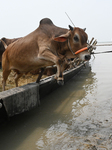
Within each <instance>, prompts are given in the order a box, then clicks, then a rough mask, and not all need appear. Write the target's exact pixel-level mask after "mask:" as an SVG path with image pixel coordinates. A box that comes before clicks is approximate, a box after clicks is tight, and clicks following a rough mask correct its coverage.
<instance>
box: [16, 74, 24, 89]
mask: <svg viewBox="0 0 112 150" xmlns="http://www.w3.org/2000/svg"><path fill="white" fill-rule="evenodd" d="M22 75H23V74H22V73H16V76H15V84H16V87H18V79H19V78H20V77H21V76H22Z"/></svg>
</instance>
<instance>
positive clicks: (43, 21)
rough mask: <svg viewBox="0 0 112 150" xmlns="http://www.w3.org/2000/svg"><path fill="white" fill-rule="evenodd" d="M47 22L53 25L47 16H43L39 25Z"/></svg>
mask: <svg viewBox="0 0 112 150" xmlns="http://www.w3.org/2000/svg"><path fill="white" fill-rule="evenodd" d="M44 24H49V25H53V22H52V21H51V20H50V19H49V18H44V19H42V20H41V21H40V25H44Z"/></svg>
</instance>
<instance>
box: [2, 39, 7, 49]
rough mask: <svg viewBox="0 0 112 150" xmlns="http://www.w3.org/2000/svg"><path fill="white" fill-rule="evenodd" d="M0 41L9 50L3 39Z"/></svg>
mask: <svg viewBox="0 0 112 150" xmlns="http://www.w3.org/2000/svg"><path fill="white" fill-rule="evenodd" d="M0 41H1V42H2V44H3V46H4V48H5V49H6V48H7V44H6V43H5V42H4V41H3V40H1V39H0Z"/></svg>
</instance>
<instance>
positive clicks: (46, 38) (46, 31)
mask: <svg viewBox="0 0 112 150" xmlns="http://www.w3.org/2000/svg"><path fill="white" fill-rule="evenodd" d="M69 27H70V30H68V29H64V28H60V27H57V26H55V25H54V24H53V22H52V21H51V20H50V19H48V18H45V19H42V20H41V21H40V25H39V27H38V28H37V29H36V30H35V31H33V32H32V33H30V34H28V35H27V36H25V37H23V38H20V39H18V40H17V41H15V42H14V43H12V44H10V45H9V46H8V47H7V49H6V50H5V52H4V53H3V56H2V68H3V90H5V84H6V80H7V77H8V76H9V74H10V71H11V70H14V71H15V72H16V73H17V75H16V77H15V83H16V86H18V79H19V78H20V77H21V76H22V75H23V73H28V72H30V71H31V70H36V69H37V68H42V69H43V68H45V67H46V66H52V65H54V64H55V65H56V66H57V73H56V76H55V79H56V80H57V82H58V83H59V84H63V73H62V72H63V66H64V65H63V64H64V62H65V58H66V59H68V58H74V57H76V56H77V55H78V56H79V55H80V54H81V53H82V54H83V55H84V58H85V59H90V54H89V52H88V51H84V52H81V53H79V54H77V55H74V52H76V51H78V50H79V49H81V48H83V47H86V46H87V38H88V37H87V34H86V33H85V31H84V30H83V29H80V28H77V27H75V28H72V27H71V26H69ZM81 57H82V56H81ZM40 78H41V76H40V77H39V78H38V79H37V81H36V82H39V80H40Z"/></svg>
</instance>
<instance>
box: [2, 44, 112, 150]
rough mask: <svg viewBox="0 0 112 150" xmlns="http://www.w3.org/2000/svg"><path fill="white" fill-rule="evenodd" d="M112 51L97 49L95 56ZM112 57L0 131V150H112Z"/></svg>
mask: <svg viewBox="0 0 112 150" xmlns="http://www.w3.org/2000/svg"><path fill="white" fill-rule="evenodd" d="M106 50H112V47H111V46H99V47H97V49H96V52H99V51H106ZM111 66H112V54H111V53H108V54H97V55H95V59H94V57H93V56H92V58H91V60H90V62H89V65H88V66H87V67H86V68H85V69H83V70H82V71H81V72H80V73H79V74H78V75H77V76H75V77H74V78H72V79H71V80H69V81H68V82H67V83H66V84H65V85H64V86H63V87H61V88H58V89H57V90H55V91H54V92H52V93H51V94H50V95H48V96H46V97H45V98H43V99H42V101H41V105H40V107H38V108H35V109H33V110H31V111H30V112H26V113H23V114H22V115H18V116H15V117H12V118H10V121H9V122H7V123H4V124H3V125H1V127H0V150H112V68H111Z"/></svg>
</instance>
